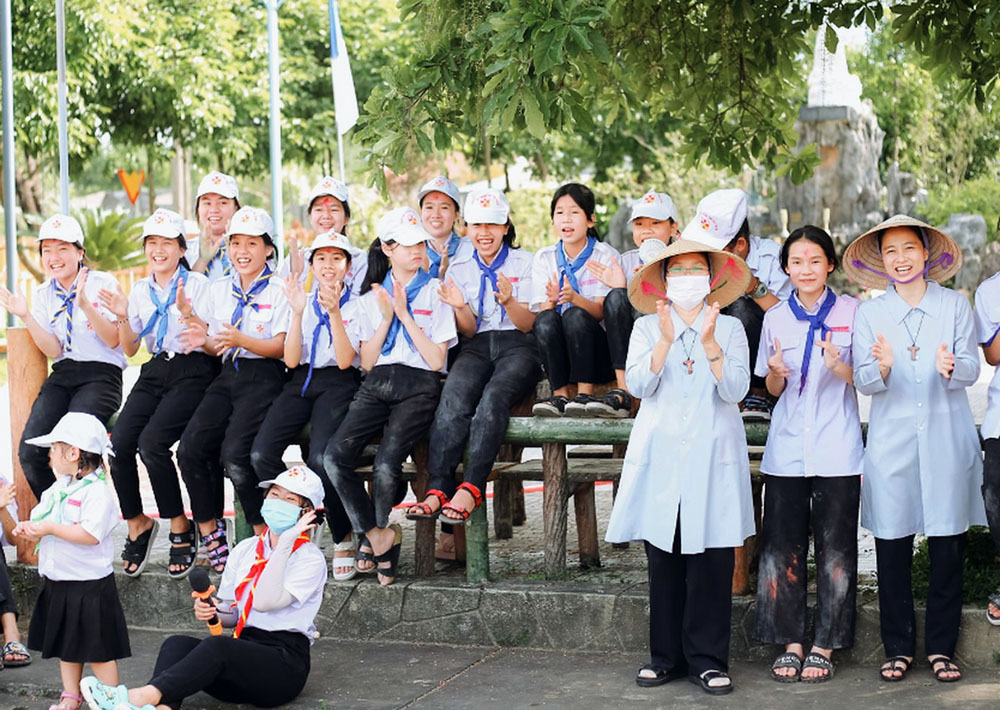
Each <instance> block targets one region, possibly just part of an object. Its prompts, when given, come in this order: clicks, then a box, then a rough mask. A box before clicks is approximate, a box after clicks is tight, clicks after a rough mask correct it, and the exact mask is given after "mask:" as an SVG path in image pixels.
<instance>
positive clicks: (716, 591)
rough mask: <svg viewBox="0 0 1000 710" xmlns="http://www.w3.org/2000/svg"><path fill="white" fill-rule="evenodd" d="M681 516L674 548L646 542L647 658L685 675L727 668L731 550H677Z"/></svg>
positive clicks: (657, 665) (722, 548)
mask: <svg viewBox="0 0 1000 710" xmlns="http://www.w3.org/2000/svg"><path fill="white" fill-rule="evenodd" d="M680 542H681V535H680V518H679V517H678V527H677V532H676V533H675V534H674V549H673V551H671V552H667V551H666V550H661V549H660V548H658V547H656V546H655V545H652V544H650V543H649V542H646V543H645V546H646V559H647V561H648V563H649V655H650V660H651V662H652V665H654V666H656V667H658V668H662V669H664V670H673V669H678V670H683V669H686V670H687V672H688V674H689V675H701V674H702V673H704V672H705V671H708V670H720V671H728V670H729V634H730V620H731V618H732V612H733V596H732V588H733V564H734V555H733V548H731V547H720V548H710V549H707V550H705V551H704V552H701V553H698V554H696V555H684V554H681V552H680V549H681V547H680Z"/></svg>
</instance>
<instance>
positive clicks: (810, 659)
mask: <svg viewBox="0 0 1000 710" xmlns="http://www.w3.org/2000/svg"><path fill="white" fill-rule="evenodd" d="M806 668H819V669H820V670H823V671H826V675H818V676H815V677H813V678H806V677H805V676H802V682H803V683H825V682H826V681H828V680H830V679H831V678H833V661H831V660H830V659H829V658H827V657H826V656H824V655H823V654H822V653H810V654H808V655H807V656H806V660H805V662H804V663H803V664H802V670H805V669H806Z"/></svg>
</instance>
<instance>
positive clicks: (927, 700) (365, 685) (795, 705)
mask: <svg viewBox="0 0 1000 710" xmlns="http://www.w3.org/2000/svg"><path fill="white" fill-rule="evenodd" d="M131 635H132V646H133V652H134V653H135V656H134V657H133V658H130V659H126V660H125V661H123V662H122V663H121V666H120V672H121V677H122V680H123V681H125V682H126V683H127V684H130V685H136V684H141V683H143V682H145V681H146V680H147V679H148V674H149V673H150V671H151V669H152V667H153V662H154V659H155V654H156V649H157V648H158V646H159V644H160V641H161V640H162V639H163V638H164V636H165V634H164V633H162V632H154V631H133V632H131ZM646 660H647V659H646V657H645V656H644V654H643V653H642V652H641V651H636V652H635V653H560V652H557V651H537V650H523V649H517V648H480V647H468V646H466V647H449V646H432V645H414V644H403V643H386V642H354V641H333V640H324V639H320V640H319V641H317V642H316V644H315V645H314V646H313V651H312V674H311V675H310V677H309V682H308V684H307V685H306V689H305V691H304V692H303V693H302V695H300V696H299V698H298V699H297V700H295V701H294V702H292V703H290V704H289V705H286V706H284V707H287V708H292V709H299V708H301V709H305V708H309V709H313V708H328V707H337V708H344V709H350V708H357V709H359V710H375V709H377V708H414V709H418V708H428V709H429V708H435V709H440V710H450V709H454V710H459V709H466V708H470V709H471V708H474V709H475V710H489V709H490V708H497V709H498V710H511V709H512V708H528V707H541V708H569V707H572V708H574V709H575V710H590V709H591V708H592V709H594V710H605V709H606V708H619V707H650V708H652V707H657V708H685V710H697V709H699V708H756V709H760V710H765V709H773V710H793V709H794V710H811V709H814V708H851V707H854V708H865V710H883V709H885V710H888V709H889V708H906V709H907V710H912V709H916V708H962V710H980V709H981V710H987V709H989V710H995V709H996V708H997V707H1000V669H991V670H972V671H969V672H968V673H967V674H966V677H965V678H964V679H963V680H962V681H961V682H959V683H950V684H945V683H938V682H935V681H934V680H933V679H932V677H931V674H930V671H929V670H928V668H927V666H926V665H919V666H917V667H915V668H914V669H913V670H912V671H911V673H910V675H909V677H907V679H906V680H905V681H904V682H902V683H883V682H880V681H879V680H878V677H877V673H876V669H875V667H873V666H858V665H840V666H838V667H837V670H836V677H835V678H834V679H833V680H832V681H831V682H829V683H826V684H820V685H805V684H802V683H798V684H795V685H779V684H777V683H775V682H773V681H772V680H770V678H769V676H768V673H767V665H766V664H764V663H756V664H751V663H737V664H734V666H733V667H732V669H731V672H732V676H733V681H734V683H735V686H736V690H735V692H734V693H732V694H731V695H728V696H724V697H710V696H708V695H706V694H705V693H703V692H702V691H701V690H700V689H699V688H697V687H696V686H694V685H692V684H690V683H687V682H684V681H676V682H673V683H670V684H668V685H665V686H661V687H659V688H649V689H646V688H639V687H637V686H636V685H635V683H634V681H633V678H634V675H635V672H636V669H637V668H638V667H639V666H640V665H641V664H642V663H644V662H645V661H646ZM58 693H59V669H58V665H57V662H56V661H54V660H45V661H42V660H38V661H36V662H35V663H33V664H32V665H30V666H28V667H26V668H9V669H5V670H3V671H0V707H2V708H6V709H7V710H20V709H22V708H23V709H25V710H28V709H32V710H34V709H35V708H44V707H48V705H49V703H51V702H52V701H53V700H52V699H54V698H56V697H57V696H58ZM184 707H186V708H205V709H206V710H214V709H215V708H224V707H229V708H232V707H234V706H232V705H227V704H225V703H221V702H219V701H217V700H214V699H212V698H210V697H209V696H207V695H204V694H200V695H197V696H195V697H194V698H192V699H190V700H189V701H188V702H187V703H185V705H184Z"/></svg>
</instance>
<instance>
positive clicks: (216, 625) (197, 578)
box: [188, 567, 222, 636]
mask: <svg viewBox="0 0 1000 710" xmlns="http://www.w3.org/2000/svg"><path fill="white" fill-rule="evenodd" d="M188 581H189V582H191V597H192V598H193V599H201V600H202V601H203V602H205V603H206V604H211V603H212V594H213V593H214V592H215V585H214V584H212V583H211V582H210V581H209V579H208V571H207V570H206V569H205V568H204V567H192V568H191V574H190V575H189V576H188ZM206 623H207V624H208V630H209V631H210V632H212V636H221V635H222V622H221V621H219V615H218V614H213V615H212V618H211V619H209V620H208V621H207V622H206Z"/></svg>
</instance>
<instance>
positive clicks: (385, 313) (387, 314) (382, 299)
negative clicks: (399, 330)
mask: <svg viewBox="0 0 1000 710" xmlns="http://www.w3.org/2000/svg"><path fill="white" fill-rule="evenodd" d="M372 291H374V292H375V293H377V294H378V296H377V297H376V298H377V300H378V310H379V312H380V313H381V314H382V319H383V320H392V311H393V308H392V296H390V295H389V292H388V291H386V290H385V289H384V288H382V284H372Z"/></svg>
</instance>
